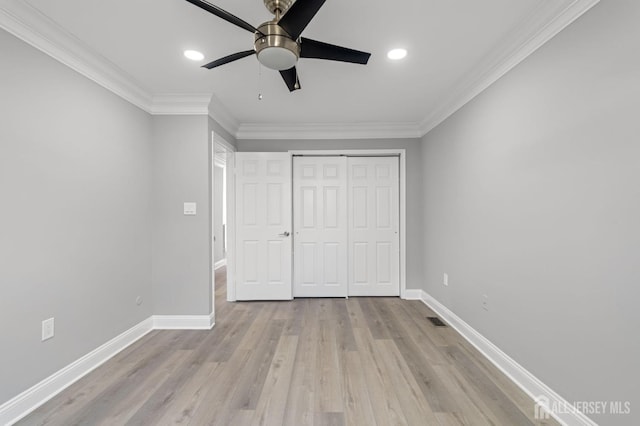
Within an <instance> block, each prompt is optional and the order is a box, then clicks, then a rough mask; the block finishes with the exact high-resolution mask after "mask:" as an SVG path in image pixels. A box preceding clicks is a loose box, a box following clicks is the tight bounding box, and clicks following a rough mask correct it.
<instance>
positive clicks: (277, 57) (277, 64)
mask: <svg viewBox="0 0 640 426" xmlns="http://www.w3.org/2000/svg"><path fill="white" fill-rule="evenodd" d="M258 61H260V63H261V64H262V65H264V66H265V67H267V68H270V69H272V70H277V71H283V70H288V69H291V68H293V67H294V66H296V63H297V62H298V56H296V54H295V53H293V52H292V51H290V50H289V49H286V48H284V47H278V46H274V47H267V48H265V49H262V50H261V51H260V52H258Z"/></svg>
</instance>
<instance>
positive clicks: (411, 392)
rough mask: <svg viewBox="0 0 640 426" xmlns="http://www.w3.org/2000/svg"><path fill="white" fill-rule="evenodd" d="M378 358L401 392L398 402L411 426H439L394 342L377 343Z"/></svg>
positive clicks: (393, 385)
mask: <svg viewBox="0 0 640 426" xmlns="http://www.w3.org/2000/svg"><path fill="white" fill-rule="evenodd" d="M375 350H376V354H377V356H379V357H380V358H381V359H382V362H383V363H384V364H385V365H386V368H387V370H388V371H389V378H390V381H391V384H392V387H393V388H394V389H396V391H397V392H399V396H398V400H399V401H400V405H401V406H402V411H403V413H404V415H405V417H406V419H407V421H408V423H409V424H411V425H414V424H421V423H422V424H437V422H438V420H437V419H436V417H435V415H434V414H433V411H432V410H431V407H430V406H429V403H428V402H427V400H426V399H425V398H424V395H423V394H422V392H421V390H420V387H419V386H418V384H417V383H416V381H415V378H414V376H413V373H412V372H411V370H410V369H409V367H408V366H407V364H406V362H405V361H404V358H403V357H402V354H400V351H399V350H398V348H397V346H396V345H395V342H394V341H393V340H378V341H376V342H375Z"/></svg>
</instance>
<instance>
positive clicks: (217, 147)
mask: <svg viewBox="0 0 640 426" xmlns="http://www.w3.org/2000/svg"><path fill="white" fill-rule="evenodd" d="M216 152H224V153H225V159H224V169H225V175H226V176H225V178H226V181H227V185H226V188H225V189H226V191H225V192H226V198H227V199H226V205H227V228H226V240H227V253H226V262H227V294H229V291H230V290H231V287H233V296H234V298H235V286H230V285H229V283H230V282H233V281H232V280H233V278H234V277H233V272H231V271H232V270H233V269H234V268H231V267H230V266H229V265H233V263H232V262H233V259H232V256H233V253H235V252H234V251H233V250H232V247H231V245H232V244H235V218H234V217H233V216H230V214H232V213H235V207H234V209H233V210H231V209H230V208H229V206H230V205H231V204H235V183H234V175H235V168H234V158H235V152H236V148H235V147H234V146H233V145H231V143H229V142H228V141H227V140H226V139H224V137H223V136H222V135H221V134H220V133H217V132H215V131H211V164H210V174H211V176H210V182H211V191H210V198H211V205H210V207H209V208H210V210H209V211H210V223H211V224H210V226H211V232H210V233H209V234H210V235H209V244H210V253H209V254H210V258H211V267H210V269H211V271H210V274H211V306H212V312H215V293H216V274H215V262H214V259H213V244H214V243H213V229H214V224H213V211H214V206H213V203H214V201H215V200H214V196H213V191H214V189H213V188H214V167H215V166H216V165H217V164H220V163H221V162H222V161H221V159H220V158H216ZM232 242H233V243H232ZM227 298H228V297H227Z"/></svg>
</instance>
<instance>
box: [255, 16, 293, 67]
mask: <svg viewBox="0 0 640 426" xmlns="http://www.w3.org/2000/svg"><path fill="white" fill-rule="evenodd" d="M254 48H255V50H256V54H257V55H258V60H259V61H260V63H261V64H262V65H264V66H265V67H267V68H271V69H274V70H278V71H282V70H288V69H290V68H293V67H294V66H295V65H296V63H297V62H298V58H299V57H300V45H299V44H298V43H297V42H296V41H295V40H292V39H291V36H289V34H287V32H286V31H285V30H283V29H282V28H281V27H280V26H279V25H278V24H277V23H276V22H274V21H269V22H265V23H264V24H262V25H260V26H259V27H258V32H256V33H255V41H254Z"/></svg>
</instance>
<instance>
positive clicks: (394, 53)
mask: <svg viewBox="0 0 640 426" xmlns="http://www.w3.org/2000/svg"><path fill="white" fill-rule="evenodd" d="M405 56H407V50H406V49H393V50H390V51H389V53H387V58H389V59H393V60H394V61H397V60H398V59H402V58H404V57H405Z"/></svg>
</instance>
